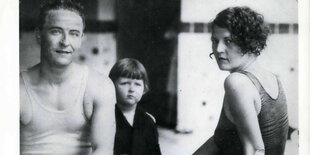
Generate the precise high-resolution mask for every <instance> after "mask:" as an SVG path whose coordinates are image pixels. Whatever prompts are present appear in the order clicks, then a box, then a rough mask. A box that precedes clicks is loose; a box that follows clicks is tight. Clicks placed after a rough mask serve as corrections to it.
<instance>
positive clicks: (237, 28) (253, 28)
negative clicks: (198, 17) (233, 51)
mask: <svg viewBox="0 0 310 155" xmlns="http://www.w3.org/2000/svg"><path fill="white" fill-rule="evenodd" d="M215 25H216V26H219V27H221V28H227V29H228V31H229V32H230V33H231V38H232V40H233V42H234V43H235V44H237V45H238V46H239V47H240V48H241V52H242V53H243V54H245V53H247V52H249V53H254V54H256V55H260V52H261V51H262V50H263V49H264V48H265V46H266V40H267V37H268V34H269V27H268V26H267V25H266V24H265V23H264V17H263V16H262V15H261V14H258V13H256V12H255V11H253V10H252V9H250V8H248V7H230V8H227V9H225V10H223V11H221V12H220V13H219V14H217V16H216V18H215V19H214V20H213V22H212V29H213V28H214V26H215Z"/></svg>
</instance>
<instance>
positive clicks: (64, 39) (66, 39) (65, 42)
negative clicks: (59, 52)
mask: <svg viewBox="0 0 310 155" xmlns="http://www.w3.org/2000/svg"><path fill="white" fill-rule="evenodd" d="M60 44H61V45H62V46H69V45H70V39H69V37H68V34H66V33H64V34H63V35H62V38H61V40H60Z"/></svg>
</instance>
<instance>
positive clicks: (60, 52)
mask: <svg viewBox="0 0 310 155" xmlns="http://www.w3.org/2000/svg"><path fill="white" fill-rule="evenodd" d="M56 53H59V54H71V53H72V52H69V51H63V50H56Z"/></svg>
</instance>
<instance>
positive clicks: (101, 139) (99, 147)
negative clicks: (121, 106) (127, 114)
mask: <svg viewBox="0 0 310 155" xmlns="http://www.w3.org/2000/svg"><path fill="white" fill-rule="evenodd" d="M91 76H92V78H91V79H89V83H90V84H89V88H88V89H91V92H92V95H93V113H92V118H91V139H92V144H93V154H94V155H102V154H104V155H113V147H114V137H115V131H116V125H115V112H114V108H115V103H116V99H115V87H114V85H113V83H112V81H111V80H110V79H109V78H108V77H103V76H101V75H100V74H98V73H96V74H93V75H91Z"/></svg>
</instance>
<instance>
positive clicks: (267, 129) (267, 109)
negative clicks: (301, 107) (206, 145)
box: [214, 71, 289, 155]
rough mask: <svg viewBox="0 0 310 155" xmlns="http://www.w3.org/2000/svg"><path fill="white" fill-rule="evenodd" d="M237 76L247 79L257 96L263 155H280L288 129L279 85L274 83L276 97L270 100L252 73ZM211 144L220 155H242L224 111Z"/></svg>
mask: <svg viewBox="0 0 310 155" xmlns="http://www.w3.org/2000/svg"><path fill="white" fill-rule="evenodd" d="M239 73H241V74H244V75H246V76H247V77H248V78H249V79H250V80H251V81H252V82H253V84H254V85H255V86H256V88H257V89H258V91H259V94H260V98H261V111H260V113H259V114H258V116H257V117H258V121H259V126H260V130H261V133H262V137H263V141H264V145H265V155H283V154H284V149H285V143H286V139H287V134H288V128H289V125H288V116H287V105H286V98H285V94H284V91H283V88H282V85H281V83H280V81H279V80H278V79H277V82H278V87H279V94H278V97H277V98H276V99H273V98H271V97H270V95H269V94H268V93H267V92H266V91H265V89H264V88H263V87H262V85H261V84H260V82H259V81H258V79H257V78H256V77H255V76H254V75H253V74H252V73H250V72H246V71H242V72H239ZM214 141H215V144H216V145H217V146H218V148H219V150H220V155H243V154H244V152H243V148H242V143H241V140H240V138H239V135H238V132H237V129H236V126H235V125H234V124H233V123H232V122H231V121H230V120H229V119H228V118H227V116H226V114H225V112H224V109H222V112H221V115H220V119H219V122H218V125H217V127H216V130H215V133H214Z"/></svg>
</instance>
